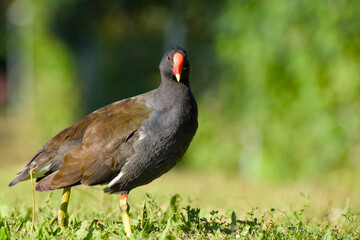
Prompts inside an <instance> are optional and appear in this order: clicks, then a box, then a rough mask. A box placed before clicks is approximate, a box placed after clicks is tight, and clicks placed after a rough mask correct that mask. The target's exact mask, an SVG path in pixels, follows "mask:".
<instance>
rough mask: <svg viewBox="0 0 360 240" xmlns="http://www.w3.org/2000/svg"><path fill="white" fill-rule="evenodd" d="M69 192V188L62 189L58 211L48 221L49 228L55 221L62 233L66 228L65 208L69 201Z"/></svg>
mask: <svg viewBox="0 0 360 240" xmlns="http://www.w3.org/2000/svg"><path fill="white" fill-rule="evenodd" d="M70 190H71V188H64V191H63V194H62V197H61V203H60V207H59V210H58V212H57V213H56V215H55V217H54V218H53V219H52V220H51V221H50V226H51V225H52V224H54V222H55V221H56V220H57V221H58V223H59V226H60V228H61V229H62V230H63V231H65V228H66V226H67V208H68V204H69V199H70Z"/></svg>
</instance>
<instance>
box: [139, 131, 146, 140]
mask: <svg viewBox="0 0 360 240" xmlns="http://www.w3.org/2000/svg"><path fill="white" fill-rule="evenodd" d="M145 137H146V134H145V133H144V132H142V131H141V132H140V136H139V140H143V139H144V138H145Z"/></svg>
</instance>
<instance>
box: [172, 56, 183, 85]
mask: <svg viewBox="0 0 360 240" xmlns="http://www.w3.org/2000/svg"><path fill="white" fill-rule="evenodd" d="M183 61H184V56H183V55H182V54H181V53H175V54H174V58H173V71H174V75H175V77H176V80H177V81H178V82H180V76H181V68H182V65H183Z"/></svg>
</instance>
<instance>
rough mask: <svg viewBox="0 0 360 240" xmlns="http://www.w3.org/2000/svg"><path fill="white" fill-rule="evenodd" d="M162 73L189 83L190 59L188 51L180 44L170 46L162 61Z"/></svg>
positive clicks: (175, 79)
mask: <svg viewBox="0 0 360 240" xmlns="http://www.w3.org/2000/svg"><path fill="white" fill-rule="evenodd" d="M159 68H160V72H161V74H162V75H163V76H164V77H166V78H168V79H171V80H174V81H177V82H183V83H187V82H188V81H189V73H190V61H189V59H188V56H187V53H186V51H185V50H184V49H183V48H181V47H178V46H175V47H172V48H170V49H169V50H168V51H167V52H166V53H165V54H164V57H163V59H162V60H161V62H160V66H159Z"/></svg>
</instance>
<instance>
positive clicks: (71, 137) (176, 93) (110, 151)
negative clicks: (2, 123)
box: [9, 46, 198, 236]
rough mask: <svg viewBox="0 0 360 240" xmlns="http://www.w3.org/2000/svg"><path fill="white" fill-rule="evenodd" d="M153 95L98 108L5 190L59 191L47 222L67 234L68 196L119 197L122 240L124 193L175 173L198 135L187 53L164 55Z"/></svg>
mask: <svg viewBox="0 0 360 240" xmlns="http://www.w3.org/2000/svg"><path fill="white" fill-rule="evenodd" d="M159 70H160V75H161V81H160V85H159V87H158V88H156V89H154V90H151V91H149V92H146V93H143V94H140V95H137V96H135V97H131V98H127V99H124V100H120V101H117V102H114V103H112V104H109V105H107V106H105V107H102V108H100V109H98V110H96V111H94V112H92V113H90V114H89V115H87V116H86V117H84V118H83V119H81V120H80V121H78V122H76V123H75V124H74V125H72V126H70V127H68V128H66V129H64V130H62V131H61V132H59V133H58V134H57V135H55V136H54V137H53V138H51V139H50V140H49V141H48V142H46V143H45V144H44V145H43V146H42V147H41V148H40V149H39V150H38V152H37V153H36V154H35V155H34V157H33V158H32V159H31V161H30V162H29V163H28V164H27V165H26V166H25V169H24V170H23V171H21V172H19V173H18V176H17V177H16V178H15V179H14V180H13V181H12V182H11V183H10V184H9V187H11V186H14V185H15V184H17V183H19V182H21V181H24V180H29V179H35V178H36V186H35V190H36V191H40V192H44V191H51V190H56V189H63V194H62V197H61V203H60V207H59V209H58V211H57V214H56V216H55V217H54V219H53V220H52V221H51V223H53V222H54V221H56V220H57V221H58V223H59V225H60V227H61V228H62V229H63V230H65V227H66V226H67V217H66V216H67V207H68V203H69V198H70V190H71V188H72V187H75V186H77V185H88V186H93V185H104V184H107V185H106V187H105V189H104V192H106V193H110V194H120V204H119V205H120V212H121V216H122V221H123V225H124V230H125V233H126V235H127V236H130V235H131V234H132V232H131V224H130V219H129V215H128V211H129V207H128V202H127V198H128V194H129V192H130V191H131V190H132V189H134V188H136V187H138V186H142V185H145V184H148V183H150V182H151V181H153V180H154V179H156V178H158V177H160V176H161V175H163V174H164V173H166V172H168V171H169V170H170V169H171V168H173V167H174V166H175V165H176V163H177V162H179V161H180V160H181V158H182V156H183V155H184V153H185V152H186V150H187V148H188V147H189V145H190V142H191V141H192V139H193V137H194V135H195V133H196V131H197V128H198V109H197V103H196V100H195V98H194V95H193V94H192V91H191V89H190V81H189V74H190V61H189V58H188V55H187V52H186V50H185V49H183V48H181V47H179V46H174V47H172V48H170V49H169V50H167V51H166V52H165V54H164V56H163V58H162V60H161V62H160V65H159Z"/></svg>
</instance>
